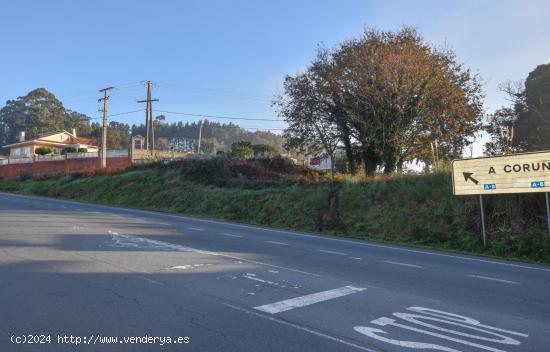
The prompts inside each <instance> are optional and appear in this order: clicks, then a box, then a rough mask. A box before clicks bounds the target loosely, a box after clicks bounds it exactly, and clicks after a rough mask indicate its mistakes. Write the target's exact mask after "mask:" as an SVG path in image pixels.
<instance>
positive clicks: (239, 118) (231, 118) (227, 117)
mask: <svg viewBox="0 0 550 352" xmlns="http://www.w3.org/2000/svg"><path fill="white" fill-rule="evenodd" d="M153 111H156V112H162V113H164V114H174V115H185V116H194V117H207V118H212V119H227V120H245V121H274V122H283V121H281V120H277V119H267V118H249V117H232V116H217V115H207V114H194V113H190V112H179V111H168V110H155V109H153Z"/></svg>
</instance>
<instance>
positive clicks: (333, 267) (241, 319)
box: [0, 193, 550, 352]
mask: <svg viewBox="0 0 550 352" xmlns="http://www.w3.org/2000/svg"><path fill="white" fill-rule="evenodd" d="M0 311H1V313H2V319H1V320H0V332H1V334H0V350H2V351H72V350H82V351H88V350H89V351H182V350H189V351H409V350H410V351H415V350H427V351H450V352H454V351H496V352H500V351H548V350H549V347H548V346H549V345H550V334H548V332H549V330H548V327H549V326H550V267H546V266H538V265H532V264H524V263H520V262H508V261H499V260H493V259H487V258H483V257H474V256H464V255H455V254H449V253H444V252H436V251H429V250H420V249H415V248H408V247H402V246H392V245H383V244H376V243H370V242H364V241H355V240H348V239H341V238H336V237H329V236H317V235H311V234H304V233H295V232H288V231H281V230H274V229H268V228H261V227H256V226H249V225H242V224H235V223H228V222H222V221H212V220H201V219H193V218H188V217H181V216H176V215H169V214H160V213H154V212H146V211H138V210H129V209H119V208H113V207H106V206H99V205H91V204H84V203H78V202H69V201H61V200H50V199H44V198H37V197H28V196H18V195H10V194H4V193H0ZM29 335H30V336H34V335H44V336H50V337H51V338H50V339H51V342H47V341H42V342H40V341H39V343H34V344H29V343H28V342H27V343H23V342H21V341H22V337H28V336H29ZM71 335H72V336H73V337H79V338H80V342H79V343H78V344H77V343H76V340H74V339H73V341H72V342H70V341H68V342H67V341H65V340H63V338H62V339H61V340H59V336H61V337H63V336H71ZM144 336H148V337H156V339H149V340H148V341H147V340H142V341H140V342H135V343H132V342H130V340H122V341H121V339H124V337H126V338H129V337H144ZM98 337H101V339H98ZM105 337H117V338H118V339H119V340H117V343H113V341H111V340H105V339H104V338H105ZM159 337H164V338H166V337H170V338H171V339H172V340H171V342H170V343H168V342H166V341H167V340H166V339H165V340H162V341H164V343H163V344H162V342H161V340H160V339H159ZM178 337H187V338H188V343H182V342H181V341H183V340H181V341H180V342H177V339H178ZM14 338H15V339H17V338H19V340H16V341H15V342H12V341H14ZM69 340H70V339H69ZM17 341H19V343H17ZM134 341H135V340H134ZM149 341H151V342H149ZM101 342H103V343H101ZM107 342H110V343H107ZM93 344H95V346H91V345H93ZM161 344H162V345H161Z"/></svg>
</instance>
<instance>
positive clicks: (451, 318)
mask: <svg viewBox="0 0 550 352" xmlns="http://www.w3.org/2000/svg"><path fill="white" fill-rule="evenodd" d="M407 310H409V311H413V312H415V313H420V314H423V315H419V314H411V313H398V312H395V313H393V316H395V317H397V318H399V319H401V320H404V321H405V322H407V323H410V324H412V326H411V325H405V324H402V323H400V322H398V321H397V320H395V319H392V318H388V317H380V318H378V319H375V320H371V324H374V325H378V326H390V327H397V328H401V329H405V330H409V331H414V332H416V333H421V334H425V335H428V336H433V337H437V338H440V339H443V340H448V341H452V342H456V343H460V344H463V345H467V346H471V347H476V348H480V349H483V350H487V351H492V352H505V351H504V350H501V349H498V348H495V347H491V346H486V345H482V344H479V343H475V342H472V341H468V340H463V339H461V338H458V337H453V336H448V335H445V334H443V333H446V334H450V335H455V336H456V335H458V336H459V337H466V338H468V339H475V340H482V341H487V342H492V343H499V344H503V345H508V346H510V345H515V346H518V345H520V344H521V342H520V341H518V340H516V339H513V338H511V337H509V336H506V335H503V333H504V334H510V335H516V336H522V337H528V336H529V335H527V334H523V333H519V332H516V331H510V330H504V329H500V328H496V327H493V326H489V325H484V324H481V323H480V322H479V320H476V319H473V318H469V317H466V316H462V315H458V314H454V313H448V312H445V311H441V310H436V309H430V308H424V307H409V308H407ZM426 320H427V321H428V322H426ZM429 322H437V323H441V324H442V325H443V326H438V325H434V324H433V323H429ZM415 325H416V326H419V325H420V326H421V327H423V328H428V329H429V330H425V329H421V328H419V327H415ZM450 326H451V327H452V326H458V327H459V329H457V330H458V331H457V330H453V329H452V328H450ZM464 329H468V330H469V331H468V333H467V332H464ZM354 330H355V331H357V332H359V333H362V334H364V335H366V336H368V337H370V338H373V339H376V340H379V341H382V342H386V343H390V344H393V345H397V346H400V347H407V348H413V349H430V350H437V351H445V352H459V351H458V350H455V349H454V348H450V347H446V346H441V345H436V344H432V343H426V342H416V341H402V340H395V339H391V338H389V337H387V334H388V333H387V332H386V331H384V330H382V329H379V328H373V327H368V326H355V327H354ZM432 330H436V332H434V331H432ZM494 331H498V333H496V332H494ZM472 332H473V333H472ZM382 335H385V336H382Z"/></svg>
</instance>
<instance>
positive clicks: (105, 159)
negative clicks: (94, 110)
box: [97, 87, 114, 170]
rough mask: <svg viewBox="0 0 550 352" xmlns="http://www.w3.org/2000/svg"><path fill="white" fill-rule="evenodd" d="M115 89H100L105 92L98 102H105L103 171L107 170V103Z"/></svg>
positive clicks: (102, 140) (102, 147) (102, 142)
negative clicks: (110, 93) (110, 92)
mask: <svg viewBox="0 0 550 352" xmlns="http://www.w3.org/2000/svg"><path fill="white" fill-rule="evenodd" d="M113 88H114V87H107V88H103V89H100V90H99V91H100V92H103V98H99V99H98V100H97V102H98V103H99V102H101V101H103V109H100V111H103V128H102V131H101V169H102V170H105V169H106V168H107V101H108V100H109V91H110V90H111V89H113Z"/></svg>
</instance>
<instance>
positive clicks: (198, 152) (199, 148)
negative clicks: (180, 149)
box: [197, 120, 202, 154]
mask: <svg viewBox="0 0 550 352" xmlns="http://www.w3.org/2000/svg"><path fill="white" fill-rule="evenodd" d="M201 139H202V120H201V123H200V126H199V145H198V148H197V154H200V153H201Z"/></svg>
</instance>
